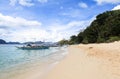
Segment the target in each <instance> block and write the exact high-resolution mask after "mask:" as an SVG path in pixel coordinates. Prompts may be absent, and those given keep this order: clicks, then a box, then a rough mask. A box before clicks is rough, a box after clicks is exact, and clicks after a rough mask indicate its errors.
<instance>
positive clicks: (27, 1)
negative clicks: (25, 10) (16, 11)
mask: <svg viewBox="0 0 120 79" xmlns="http://www.w3.org/2000/svg"><path fill="white" fill-rule="evenodd" d="M31 1H32V0H19V4H21V5H22V6H28V7H29V6H33V5H34V3H32V2H31Z"/></svg>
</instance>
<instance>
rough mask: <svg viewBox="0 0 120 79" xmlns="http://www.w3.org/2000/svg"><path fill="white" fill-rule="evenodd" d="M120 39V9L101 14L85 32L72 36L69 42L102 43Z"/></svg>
mask: <svg viewBox="0 0 120 79" xmlns="http://www.w3.org/2000/svg"><path fill="white" fill-rule="evenodd" d="M117 40H120V10H115V11H107V12H104V13H102V14H99V15H98V16H97V17H96V19H95V20H94V21H93V22H92V23H91V24H90V26H88V27H87V28H86V29H85V30H84V31H83V32H80V33H79V34H78V35H77V36H71V38H70V41H69V43H71V44H76V43H101V42H112V41H117Z"/></svg>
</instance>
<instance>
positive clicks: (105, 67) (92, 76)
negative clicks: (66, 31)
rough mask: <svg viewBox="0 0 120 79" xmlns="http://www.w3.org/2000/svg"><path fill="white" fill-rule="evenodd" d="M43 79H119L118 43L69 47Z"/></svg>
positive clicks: (119, 47)
mask: <svg viewBox="0 0 120 79" xmlns="http://www.w3.org/2000/svg"><path fill="white" fill-rule="evenodd" d="M68 51H69V54H68V55H67V56H66V58H65V59H63V60H62V61H61V62H60V63H58V64H57V65H56V66H55V67H54V68H53V70H51V71H50V72H49V73H48V74H47V76H46V77H45V78H44V79H120V42H114V43H102V44H87V45H84V44H80V45H73V46H69V48H68Z"/></svg>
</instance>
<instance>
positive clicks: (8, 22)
mask: <svg viewBox="0 0 120 79" xmlns="http://www.w3.org/2000/svg"><path fill="white" fill-rule="evenodd" d="M41 24H42V23H40V22H38V21H29V20H26V19H24V18H21V17H15V18H14V17H11V16H5V15H3V14H1V13H0V27H1V26H5V27H8V28H9V27H24V26H27V27H30V26H32V27H33V26H35V27H37V26H41Z"/></svg>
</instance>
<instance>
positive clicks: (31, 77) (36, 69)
mask: <svg viewBox="0 0 120 79" xmlns="http://www.w3.org/2000/svg"><path fill="white" fill-rule="evenodd" d="M52 51H54V52H53V53H51V54H49V55H46V56H45V57H44V56H43V57H41V60H40V61H39V60H36V61H34V62H33V61H32V62H27V63H24V64H21V65H18V66H16V67H12V68H10V69H7V70H3V71H1V72H0V79H42V78H43V76H44V75H46V74H47V73H48V72H49V71H50V70H51V69H52V68H53V67H54V66H55V65H56V64H57V63H58V62H60V61H61V60H62V59H64V57H65V56H66V52H67V48H63V47H62V48H61V47H60V48H57V49H55V50H52Z"/></svg>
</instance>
